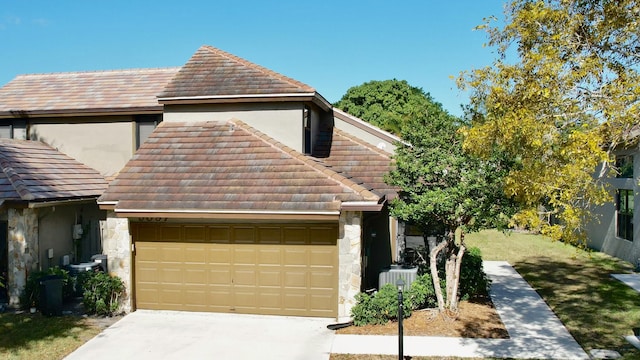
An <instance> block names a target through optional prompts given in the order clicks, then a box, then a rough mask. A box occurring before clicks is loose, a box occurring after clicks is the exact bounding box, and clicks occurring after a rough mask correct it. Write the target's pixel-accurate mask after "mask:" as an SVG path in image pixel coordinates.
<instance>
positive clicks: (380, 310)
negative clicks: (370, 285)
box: [351, 284, 412, 326]
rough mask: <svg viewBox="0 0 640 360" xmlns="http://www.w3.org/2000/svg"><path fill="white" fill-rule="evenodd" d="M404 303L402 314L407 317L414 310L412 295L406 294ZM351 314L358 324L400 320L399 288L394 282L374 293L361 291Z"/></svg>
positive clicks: (377, 323)
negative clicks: (369, 293)
mask: <svg viewBox="0 0 640 360" xmlns="http://www.w3.org/2000/svg"><path fill="white" fill-rule="evenodd" d="M406 295H408V292H407V293H406ZM402 303H403V304H402V312H403V314H402V315H403V318H407V317H409V316H411V311H412V300H411V299H410V296H404V298H403V302H402ZM351 316H352V317H353V323H354V325H356V326H363V325H367V324H372V325H382V324H386V323H387V322H389V321H390V320H398V289H397V288H396V287H395V286H393V285H392V284H385V285H384V286H382V288H380V290H379V291H378V292H376V293H374V294H373V295H367V294H365V293H359V294H358V295H356V305H355V306H354V307H353V308H352V309H351Z"/></svg>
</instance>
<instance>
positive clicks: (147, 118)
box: [136, 115, 162, 149]
mask: <svg viewBox="0 0 640 360" xmlns="http://www.w3.org/2000/svg"><path fill="white" fill-rule="evenodd" d="M161 121H162V116H161V115H138V116H136V149H138V148H140V146H141V145H142V144H144V142H145V141H146V140H147V138H148V137H149V135H151V133H152V132H153V130H155V128H156V126H158V124H159V123H160V122H161Z"/></svg>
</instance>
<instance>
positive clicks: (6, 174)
mask: <svg viewBox="0 0 640 360" xmlns="http://www.w3.org/2000/svg"><path fill="white" fill-rule="evenodd" d="M0 168H1V169H2V172H0V200H2V201H7V200H17V201H20V200H23V201H38V200H62V199H77V198H85V197H96V198H97V197H98V196H100V195H101V194H102V193H103V192H104V191H105V190H106V188H107V182H106V180H105V179H104V178H103V177H102V175H100V173H99V172H98V171H96V170H94V169H92V168H90V167H88V166H86V165H83V164H81V163H79V162H78V161H76V160H74V159H72V158H71V157H69V156H67V155H65V154H62V153H60V152H58V151H57V150H55V149H53V148H52V147H50V146H48V145H46V144H44V143H41V142H37V141H28V140H12V139H0Z"/></svg>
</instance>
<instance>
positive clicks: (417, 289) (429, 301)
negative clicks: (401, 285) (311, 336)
mask: <svg viewBox="0 0 640 360" xmlns="http://www.w3.org/2000/svg"><path fill="white" fill-rule="evenodd" d="M405 297H406V298H407V299H408V300H409V303H410V304H411V309H412V310H417V309H425V308H431V307H435V306H436V305H437V303H438V302H437V301H436V292H435V290H434V288H433V280H432V278H431V275H430V274H423V275H420V276H418V277H417V278H416V280H415V281H414V282H413V283H411V288H410V289H409V290H408V291H407V292H405Z"/></svg>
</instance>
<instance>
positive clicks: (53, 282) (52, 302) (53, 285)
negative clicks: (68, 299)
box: [40, 275, 62, 316]
mask: <svg viewBox="0 0 640 360" xmlns="http://www.w3.org/2000/svg"><path fill="white" fill-rule="evenodd" d="M40 311H41V312H42V314H43V315H47V316H60V315H62V276H59V275H49V276H45V277H43V278H41V279H40Z"/></svg>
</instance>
